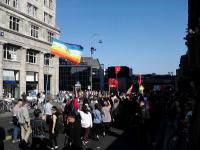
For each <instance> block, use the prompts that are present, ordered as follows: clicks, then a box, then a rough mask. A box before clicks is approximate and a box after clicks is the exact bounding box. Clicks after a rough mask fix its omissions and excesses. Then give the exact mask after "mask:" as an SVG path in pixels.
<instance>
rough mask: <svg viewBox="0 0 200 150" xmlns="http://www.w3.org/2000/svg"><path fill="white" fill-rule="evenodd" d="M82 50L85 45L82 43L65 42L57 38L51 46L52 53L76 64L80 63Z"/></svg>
mask: <svg viewBox="0 0 200 150" xmlns="http://www.w3.org/2000/svg"><path fill="white" fill-rule="evenodd" d="M82 50H83V47H82V46H81V45H76V44H69V43H64V42H62V41H59V40H57V39H54V40H53V43H52V46H51V53H52V54H54V55H56V56H58V57H60V58H63V59H66V60H69V61H71V62H73V63H75V64H80V62H81V55H82Z"/></svg>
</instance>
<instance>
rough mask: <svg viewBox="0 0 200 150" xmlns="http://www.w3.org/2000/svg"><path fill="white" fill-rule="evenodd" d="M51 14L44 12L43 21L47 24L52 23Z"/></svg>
mask: <svg viewBox="0 0 200 150" xmlns="http://www.w3.org/2000/svg"><path fill="white" fill-rule="evenodd" d="M52 18H53V17H52V16H51V15H49V14H48V13H46V12H44V22H45V23H48V24H52Z"/></svg>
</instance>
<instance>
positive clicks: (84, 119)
mask: <svg viewBox="0 0 200 150" xmlns="http://www.w3.org/2000/svg"><path fill="white" fill-rule="evenodd" d="M79 113H80V116H81V126H82V128H89V127H92V115H91V113H90V112H88V113H87V114H86V113H84V112H83V111H79Z"/></svg>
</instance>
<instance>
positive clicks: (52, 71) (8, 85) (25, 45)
mask: <svg viewBox="0 0 200 150" xmlns="http://www.w3.org/2000/svg"><path fill="white" fill-rule="evenodd" d="M55 20H56V0H0V98H2V97H3V96H9V97H12V98H19V97H20V95H21V94H22V93H23V92H26V93H27V94H28V93H30V92H35V93H37V92H38V91H44V90H45V84H46V79H47V77H48V79H49V84H48V85H49V86H48V89H49V91H50V93H51V94H56V93H57V92H58V88H59V87H58V86H59V59H58V58H57V57H54V56H52V55H51V54H50V46H51V42H52V40H53V37H54V38H58V37H59V34H60V30H59V29H58V27H57V26H56V22H55Z"/></svg>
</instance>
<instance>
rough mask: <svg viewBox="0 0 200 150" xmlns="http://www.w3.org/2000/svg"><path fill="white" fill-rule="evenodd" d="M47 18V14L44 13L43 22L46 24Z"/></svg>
mask: <svg viewBox="0 0 200 150" xmlns="http://www.w3.org/2000/svg"><path fill="white" fill-rule="evenodd" d="M47 17H48V14H47V13H46V12H44V22H46V23H47V20H48V19H47Z"/></svg>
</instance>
